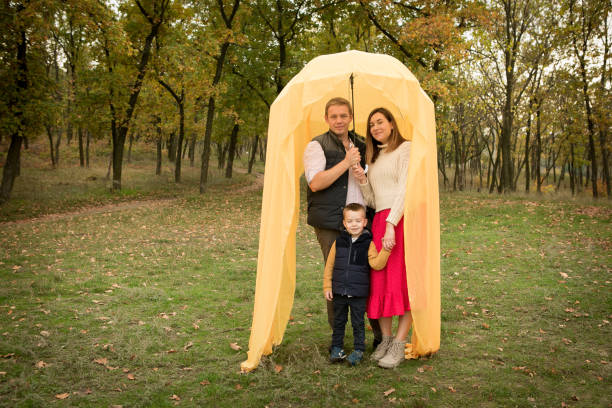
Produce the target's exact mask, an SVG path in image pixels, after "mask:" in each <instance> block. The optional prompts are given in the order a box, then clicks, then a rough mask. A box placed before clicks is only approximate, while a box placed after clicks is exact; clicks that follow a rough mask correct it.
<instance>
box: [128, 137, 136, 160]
mask: <svg viewBox="0 0 612 408" xmlns="http://www.w3.org/2000/svg"><path fill="white" fill-rule="evenodd" d="M132 144H134V132H130V138H129V144H128V155H127V156H128V157H127V162H128V163H132Z"/></svg>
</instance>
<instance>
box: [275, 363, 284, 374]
mask: <svg viewBox="0 0 612 408" xmlns="http://www.w3.org/2000/svg"><path fill="white" fill-rule="evenodd" d="M274 371H276V372H277V373H280V372H281V371H283V366H282V365H279V364H277V365H275V366H274Z"/></svg>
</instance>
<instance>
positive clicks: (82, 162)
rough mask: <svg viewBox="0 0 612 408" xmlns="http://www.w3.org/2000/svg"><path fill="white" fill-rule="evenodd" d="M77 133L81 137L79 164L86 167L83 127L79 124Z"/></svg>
mask: <svg viewBox="0 0 612 408" xmlns="http://www.w3.org/2000/svg"><path fill="white" fill-rule="evenodd" d="M77 135H78V138H79V165H80V166H81V167H85V151H84V146H83V127H82V126H79V128H78V129H77Z"/></svg>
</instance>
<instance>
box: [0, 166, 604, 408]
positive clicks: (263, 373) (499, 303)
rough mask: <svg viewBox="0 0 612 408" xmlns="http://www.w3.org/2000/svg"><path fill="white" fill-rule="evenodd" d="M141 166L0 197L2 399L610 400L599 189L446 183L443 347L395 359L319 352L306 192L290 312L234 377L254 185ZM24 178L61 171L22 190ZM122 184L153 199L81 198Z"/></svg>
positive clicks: (324, 341)
mask: <svg viewBox="0 0 612 408" xmlns="http://www.w3.org/2000/svg"><path fill="white" fill-rule="evenodd" d="M139 166H141V167H139ZM41 167H44V166H41ZM153 171H154V167H152V165H151V164H150V163H149V162H148V161H147V160H146V157H145V158H143V159H142V161H141V163H140V164H138V162H136V163H135V164H132V165H129V166H126V170H125V173H124V174H125V175H126V181H125V185H126V188H128V189H129V190H130V191H134V192H135V193H134V194H133V195H127V196H122V197H120V198H118V197H117V196H115V195H111V194H109V193H107V192H106V190H107V189H106V187H105V185H103V184H104V183H102V182H100V183H101V185H100V186H99V190H96V188H94V187H92V186H91V185H88V187H83V186H81V187H79V186H78V185H79V183H80V182H79V181H78V180H82V179H84V178H86V176H85V175H86V174H89V173H88V172H94V173H95V174H100V173H102V176H103V175H104V172H105V168H104V167H103V165H102V166H100V165H99V166H98V167H94V168H93V169H92V170H80V169H75V168H74V167H66V168H62V169H59V171H58V170H54V171H51V170H49V169H45V168H29V167H26V168H24V170H23V172H22V176H21V177H22V179H21V180H19V183H21V184H18V185H17V186H16V190H15V195H14V197H15V199H16V201H18V200H22V202H23V203H24V204H23V205H22V211H15V210H14V208H13V210H6V209H5V208H2V209H0V210H1V214H2V216H3V217H4V218H3V219H4V220H20V221H19V222H9V223H4V224H2V230H3V234H2V236H1V237H0V279H2V282H3V285H2V287H1V288H0V406H6V407H39V406H40V407H43V406H44V407H46V406H59V407H62V406H88V407H89V406H92V407H109V406H111V405H123V406H124V407H128V406H129V407H139V406H142V407H148V406H162V407H163V406H168V407H170V406H175V405H178V406H190V407H191V406H193V407H199V406H215V407H217V406H219V407H263V406H269V407H327V406H357V407H379V406H407V407H474V406H477V407H499V406H503V407H506V406H508V407H514V406H516V407H560V406H562V404H566V405H567V406H575V407H609V406H611V403H612V398H611V397H610V389H611V388H612V387H611V385H612V384H611V374H612V367H611V364H612V363H610V353H611V352H612V349H611V347H610V339H611V338H612V336H611V335H612V330H611V329H610V324H609V321H610V319H611V318H612V298H611V296H610V293H611V291H610V280H611V279H610V278H611V276H610V272H611V269H610V265H611V264H612V263H611V262H610V261H611V256H610V253H611V245H612V228H611V225H610V223H611V218H612V216H611V215H612V207H611V206H610V205H609V204H608V203H607V202H603V201H602V202H596V203H593V202H591V201H588V200H583V199H580V200H566V199H563V200H560V199H557V198H555V197H554V196H552V197H546V198H541V199H538V198H536V197H535V196H531V197H519V196H510V197H505V196H504V197H499V196H497V195H486V194H475V193H457V194H442V195H441V203H440V205H441V223H442V225H441V231H442V235H441V252H442V253H441V267H442V271H441V282H442V309H443V310H442V344H441V348H440V351H439V353H437V354H436V355H435V356H433V357H432V358H429V359H423V360H416V361H406V362H405V363H403V364H402V365H401V366H400V367H399V368H398V369H395V370H383V369H380V368H378V367H376V366H375V365H374V364H372V363H370V362H369V361H366V362H365V363H363V364H362V365H360V366H358V367H355V368H350V367H348V366H345V365H332V364H330V363H328V361H327V357H328V356H327V346H328V344H329V341H330V337H331V333H330V330H329V328H328V326H327V316H326V312H325V304H324V300H323V294H322V290H321V279H322V265H321V259H320V258H321V255H320V250H319V247H318V244H317V243H316V239H315V237H314V234H313V232H312V230H311V228H310V227H308V226H307V225H306V224H305V219H304V208H302V212H301V219H300V223H299V226H298V231H297V234H298V237H297V242H298V248H297V287H296V293H295V303H294V308H293V311H292V316H293V319H292V320H291V321H290V324H289V326H288V327H287V331H286V334H285V338H284V341H283V343H282V344H281V345H280V347H278V348H277V349H276V350H275V352H274V353H273V354H272V355H271V356H269V357H265V358H264V359H263V360H262V363H261V365H260V367H259V368H258V369H257V370H255V371H254V372H252V373H250V374H247V375H245V374H240V362H241V361H243V360H245V359H246V349H247V348H248V340H249V328H250V324H251V313H252V306H253V297H254V286H255V274H256V265H257V249H258V231H259V214H260V208H261V190H260V189H244V188H243V187H244V186H248V185H250V184H251V183H253V180H254V177H252V176H247V175H239V176H238V177H237V180H234V181H233V182H228V181H225V180H223V178H222V177H221V175H220V173H218V172H217V173H214V174H213V181H212V182H211V186H210V188H209V190H208V191H207V192H206V194H203V195H200V194H198V193H197V175H198V174H199V173H198V172H199V168H197V169H195V170H193V171H192V172H191V173H190V171H189V170H186V172H185V174H186V178H185V181H184V182H183V183H182V184H181V185H180V186H178V187H174V183H173V181H172V178H171V176H167V179H166V181H164V180H161V181H160V179H159V178H158V179H156V178H155V176H154V175H153V174H152V173H153ZM167 171H168V174H170V173H171V169H168V170H167ZM62 172H65V173H62ZM67 175H72V177H68V178H66V176H67ZM27 177H31V178H27ZM26 178H27V180H28V183H40V184H49V183H59V180H68V181H64V182H65V183H67V184H66V185H63V186H62V188H61V189H60V190H56V191H55V192H46V191H43V190H39V191H30V188H31V187H32V186H33V185H35V184H28V185H29V186H30V187H28V186H26V185H24V183H25V181H24V180H25V179H26ZM36 185H38V184H36ZM58 188H59V187H58ZM83 197H85V198H83ZM134 198H136V199H138V200H142V199H150V198H164V200H152V201H145V202H141V203H140V204H138V205H128V204H127V203H122V204H121V203H120V204H119V205H117V206H105V207H101V208H89V209H87V208H86V209H83V208H81V207H83V206H85V207H91V206H96V205H100V204H109V203H113V202H116V201H129V200H134ZM60 211H62V212H67V213H66V214H64V215H56V216H51V217H40V216H42V215H44V214H45V213H49V212H60ZM32 216H38V217H40V218H37V219H30V218H31V217H32ZM367 340H368V343H370V342H371V333H367ZM231 343H237V344H238V345H239V346H241V347H242V350H240V351H235V350H233V349H232V348H231V347H230V344H231ZM351 344H352V339H351V336H350V330H349V334H348V337H347V339H346V345H347V349H351V347H350V345H351ZM368 352H369V350H368ZM96 361H97V362H96ZM41 362H44V364H43V363H41ZM37 364H38V365H37ZM277 367H282V370H280V371H279V372H277V371H278V370H277ZM128 376H129V377H128ZM132 376H133V379H131V378H132ZM391 388H394V389H395V391H394V392H392V393H390V394H388V395H387V396H385V392H386V391H388V390H390V389H391ZM63 393H68V397H66V398H65V399H63V400H60V399H58V398H56V395H60V394H63ZM173 396H176V397H174V399H173ZM177 398H180V400H179V399H177Z"/></svg>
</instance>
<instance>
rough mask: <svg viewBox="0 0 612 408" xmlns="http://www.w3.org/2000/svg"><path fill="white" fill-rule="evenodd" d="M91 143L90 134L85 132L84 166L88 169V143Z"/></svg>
mask: <svg viewBox="0 0 612 408" xmlns="http://www.w3.org/2000/svg"><path fill="white" fill-rule="evenodd" d="M90 141H91V132H90V131H89V130H87V140H86V141H85V166H87V168H89V142H90Z"/></svg>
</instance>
